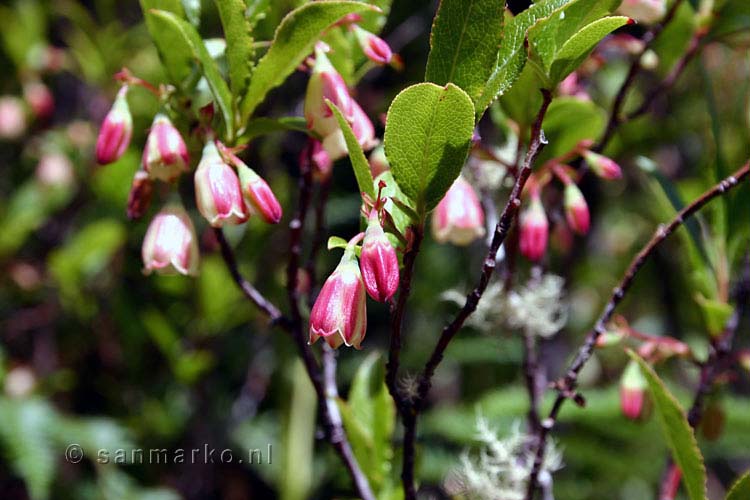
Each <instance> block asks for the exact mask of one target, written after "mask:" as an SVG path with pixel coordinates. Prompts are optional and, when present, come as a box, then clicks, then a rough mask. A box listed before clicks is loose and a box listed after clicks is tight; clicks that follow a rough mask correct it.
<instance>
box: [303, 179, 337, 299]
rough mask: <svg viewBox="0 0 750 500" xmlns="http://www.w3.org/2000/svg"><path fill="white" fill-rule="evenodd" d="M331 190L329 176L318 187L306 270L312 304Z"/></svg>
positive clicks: (308, 295)
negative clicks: (313, 226)
mask: <svg viewBox="0 0 750 500" xmlns="http://www.w3.org/2000/svg"><path fill="white" fill-rule="evenodd" d="M330 191H331V178H330V177H328V178H327V179H324V180H323V181H322V182H321V183H320V188H319V189H318V202H317V203H316V204H315V228H314V229H313V241H312V246H311V247H310V255H309V256H308V257H307V263H306V264H305V271H307V276H308V278H309V279H310V290H309V291H308V294H307V301H308V302H309V303H310V306H312V298H313V294H314V293H315V288H316V286H317V283H318V275H317V272H316V271H315V264H316V263H317V258H318V253H319V252H320V249H321V247H322V246H323V243H324V242H325V237H326V233H327V231H326V207H327V206H328V195H329V193H330Z"/></svg>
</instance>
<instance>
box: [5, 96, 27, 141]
mask: <svg viewBox="0 0 750 500" xmlns="http://www.w3.org/2000/svg"><path fill="white" fill-rule="evenodd" d="M25 131H26V111H25V110H24V108H23V102H22V101H21V99H19V98H18V97H15V96H2V97H0V139H10V140H13V139H18V138H19V137H21V135H23V133H24V132H25Z"/></svg>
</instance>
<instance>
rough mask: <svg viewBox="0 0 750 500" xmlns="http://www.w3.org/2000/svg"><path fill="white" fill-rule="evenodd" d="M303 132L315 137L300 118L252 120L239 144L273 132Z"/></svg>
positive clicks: (260, 118) (283, 117) (263, 117)
mask: <svg viewBox="0 0 750 500" xmlns="http://www.w3.org/2000/svg"><path fill="white" fill-rule="evenodd" d="M290 131H292V132H304V133H305V134H307V135H310V136H313V137H314V136H317V134H314V133H313V132H312V131H311V130H310V129H309V128H307V122H306V121H305V119H304V118H303V117H301V116H282V117H281V118H267V117H265V116H262V117H258V118H253V119H252V120H250V121H249V122H248V123H247V126H246V127H245V131H244V132H243V133H242V139H241V140H240V141H239V142H241V143H246V142H249V141H251V140H253V139H254V138H256V137H259V136H261V135H266V134H271V133H273V132H290Z"/></svg>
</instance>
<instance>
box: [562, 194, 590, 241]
mask: <svg viewBox="0 0 750 500" xmlns="http://www.w3.org/2000/svg"><path fill="white" fill-rule="evenodd" d="M563 205H564V207H565V220H567V221H568V225H569V226H570V229H572V230H573V232H574V233H578V234H581V235H583V234H586V233H588V232H589V224H590V222H591V221H590V215H589V206H588V205H587V204H586V199H585V198H584V197H583V193H581V190H580V189H578V186H576V185H575V184H574V183H572V182H570V183H568V184H566V185H565V193H564V202H563Z"/></svg>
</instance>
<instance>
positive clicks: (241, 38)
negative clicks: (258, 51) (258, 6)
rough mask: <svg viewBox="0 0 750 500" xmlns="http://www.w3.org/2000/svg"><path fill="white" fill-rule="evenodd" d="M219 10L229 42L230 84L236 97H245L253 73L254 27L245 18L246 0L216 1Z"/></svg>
mask: <svg viewBox="0 0 750 500" xmlns="http://www.w3.org/2000/svg"><path fill="white" fill-rule="evenodd" d="M215 2H216V7H217V8H218V9H219V17H221V25H222V26H223V28H224V38H225V39H226V41H227V49H226V58H227V65H228V66H229V82H230V84H231V87H232V94H233V95H234V96H242V95H245V90H247V85H248V84H249V82H250V75H251V74H252V71H253V54H254V53H255V49H254V47H253V36H252V27H251V25H250V21H248V19H247V18H246V17H245V9H246V6H245V2H244V0H215Z"/></svg>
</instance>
